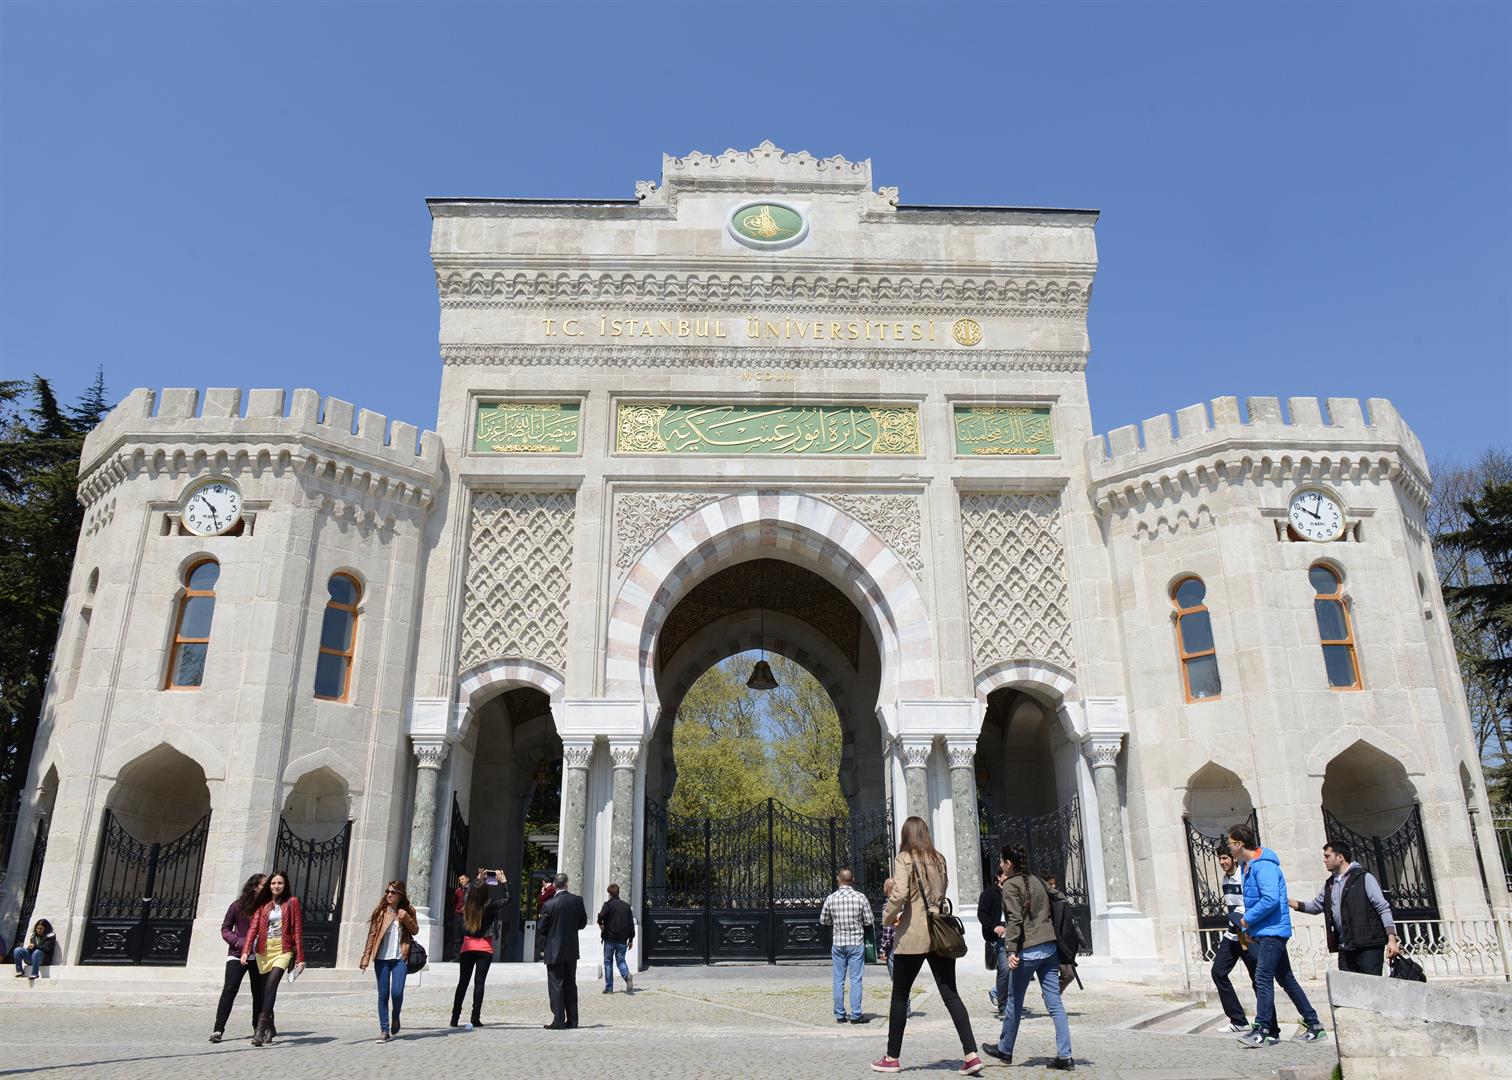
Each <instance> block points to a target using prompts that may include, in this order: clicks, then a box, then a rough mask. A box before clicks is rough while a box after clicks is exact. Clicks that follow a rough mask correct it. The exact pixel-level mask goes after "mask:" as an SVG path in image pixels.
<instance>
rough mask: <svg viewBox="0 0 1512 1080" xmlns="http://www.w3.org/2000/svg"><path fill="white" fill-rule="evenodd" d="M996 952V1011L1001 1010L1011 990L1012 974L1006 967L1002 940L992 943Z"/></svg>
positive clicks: (1005, 947)
mask: <svg viewBox="0 0 1512 1080" xmlns="http://www.w3.org/2000/svg"><path fill="white" fill-rule="evenodd" d="M993 947H994V948H995V949H996V950H997V999H998V1010H999V1011H1001V1010H1002V1008H1003V1002H1005V1001H1007V1000H1008V992H1009V990H1010V989H1011V988H1012V982H1013V972H1012V970H1010V969H1009V967H1008V948H1007V946H1006V945H1005V944H1004V942H1003V939H1002V938H998V939H997V941H995V942H993Z"/></svg>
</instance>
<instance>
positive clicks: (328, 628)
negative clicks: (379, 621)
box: [315, 574, 362, 701]
mask: <svg viewBox="0 0 1512 1080" xmlns="http://www.w3.org/2000/svg"><path fill="white" fill-rule="evenodd" d="M326 588H327V589H328V590H329V591H330V593H331V598H330V599H329V600H328V601H326V609H325V620H324V621H323V622H322V623H321V624H320V656H319V657H318V658H317V659H316V661H315V696H316V697H318V698H326V699H327V700H330V701H345V700H346V699H347V690H348V688H349V686H350V684H351V681H352V650H353V647H354V646H355V645H356V642H357V601H358V600H360V599H361V598H362V586H360V585H358V584H357V581H356V579H355V578H353V577H351V576H350V575H348V574H332V575H331V580H330V581H328V582H326Z"/></svg>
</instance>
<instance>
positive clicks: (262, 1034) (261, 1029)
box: [252, 1013, 268, 1046]
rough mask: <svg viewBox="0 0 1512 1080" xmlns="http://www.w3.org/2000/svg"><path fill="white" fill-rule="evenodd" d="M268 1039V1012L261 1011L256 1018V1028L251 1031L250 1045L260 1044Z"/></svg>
mask: <svg viewBox="0 0 1512 1080" xmlns="http://www.w3.org/2000/svg"><path fill="white" fill-rule="evenodd" d="M267 1041H268V1014H267V1013H262V1014H261V1015H259V1016H258V1018H257V1030H256V1031H254V1032H253V1033H252V1045H253V1046H262V1045H264V1044H266V1043H267Z"/></svg>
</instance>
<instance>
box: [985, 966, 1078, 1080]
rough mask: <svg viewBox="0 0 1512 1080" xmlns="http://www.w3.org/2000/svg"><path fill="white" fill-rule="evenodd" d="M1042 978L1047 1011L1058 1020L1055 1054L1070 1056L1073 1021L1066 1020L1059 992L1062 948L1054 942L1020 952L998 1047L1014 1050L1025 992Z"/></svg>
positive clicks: (1009, 1051) (1006, 1050)
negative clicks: (1071, 1023) (1030, 985)
mask: <svg viewBox="0 0 1512 1080" xmlns="http://www.w3.org/2000/svg"><path fill="white" fill-rule="evenodd" d="M1035 978H1038V979H1039V984H1040V993H1041V994H1042V995H1044V998H1045V1011H1046V1012H1048V1013H1049V1014H1050V1020H1051V1022H1052V1023H1054V1024H1055V1056H1056V1057H1058V1058H1068V1057H1070V1056H1071V1025H1070V1024H1069V1023H1068V1022H1067V1021H1066V1007H1065V1006H1064V1005H1062V1004H1061V995H1060V949H1058V948H1057V947H1056V944H1055V942H1053V941H1047V942H1045V943H1044V944H1043V945H1031V946H1030V947H1029V948H1027V949H1025V950H1024V951H1023V952H1021V953H1019V966H1018V967H1016V968H1014V969H1013V978H1012V980H1011V982H1012V990H1013V992H1012V993H1010V994H1009V995H1008V999H1007V1001H1006V1002H1003V1001H1002V999H999V1001H1000V1002H1002V1004H1003V1033H1002V1035H1001V1036H999V1038H998V1049H999V1050H1001V1051H1002V1052H1003V1053H1005V1054H1011V1053H1013V1044H1014V1043H1015V1042H1017V1041H1018V1029H1019V1014H1020V1013H1021V1012H1022V1011H1023V1008H1024V995H1025V994H1026V993H1028V992H1029V984H1030V983H1031V982H1032V981H1034V979H1035Z"/></svg>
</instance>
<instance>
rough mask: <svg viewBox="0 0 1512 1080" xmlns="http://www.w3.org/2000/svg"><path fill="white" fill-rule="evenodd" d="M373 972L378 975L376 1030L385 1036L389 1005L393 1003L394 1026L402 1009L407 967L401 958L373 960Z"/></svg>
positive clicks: (387, 1026)
mask: <svg viewBox="0 0 1512 1080" xmlns="http://www.w3.org/2000/svg"><path fill="white" fill-rule="evenodd" d="M373 970H374V971H376V972H377V973H378V1028H379V1030H381V1031H382V1032H383V1033H384V1034H387V1033H388V1030H389V1003H390V1002H393V1006H394V1023H396V1024H397V1023H398V1022H399V1010H400V1009H402V1008H404V980H405V978H406V977H407V976H408V975H409V965H408V964H407V963H406V962H405V960H404V958H403V957H398V958H396V959H394V960H374V961H373Z"/></svg>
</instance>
